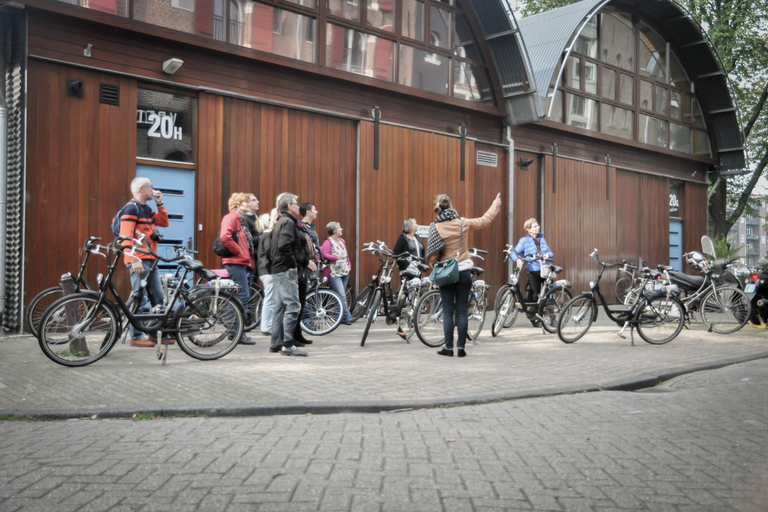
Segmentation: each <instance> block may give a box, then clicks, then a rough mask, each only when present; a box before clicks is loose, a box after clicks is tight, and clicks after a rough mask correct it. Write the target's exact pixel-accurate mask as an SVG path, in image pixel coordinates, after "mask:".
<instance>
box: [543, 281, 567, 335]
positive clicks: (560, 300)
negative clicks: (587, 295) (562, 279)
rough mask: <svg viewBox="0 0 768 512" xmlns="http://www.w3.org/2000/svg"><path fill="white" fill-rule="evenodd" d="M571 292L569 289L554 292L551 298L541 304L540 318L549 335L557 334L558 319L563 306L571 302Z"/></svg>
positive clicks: (559, 289) (551, 293)
mask: <svg viewBox="0 0 768 512" xmlns="http://www.w3.org/2000/svg"><path fill="white" fill-rule="evenodd" d="M571 298H572V297H571V292H569V291H568V289H567V288H557V289H555V290H552V291H551V292H550V294H549V296H548V297H547V298H546V299H544V300H543V301H542V302H541V304H539V316H541V318H542V322H541V326H542V327H543V328H544V330H545V331H547V332H548V333H551V334H554V333H556V332H557V319H558V318H560V312H561V311H562V310H563V306H565V304H566V303H567V302H568V301H569V300H571Z"/></svg>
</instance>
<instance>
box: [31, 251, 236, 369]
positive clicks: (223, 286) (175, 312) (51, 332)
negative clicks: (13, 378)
mask: <svg viewBox="0 0 768 512" xmlns="http://www.w3.org/2000/svg"><path fill="white" fill-rule="evenodd" d="M128 240H132V241H133V242H134V243H136V244H138V245H132V246H123V245H122V243H123V242H126V241H128ZM141 244H142V240H141V239H129V238H125V237H118V238H117V239H116V240H115V242H114V243H112V244H108V245H106V246H104V245H93V246H92V247H91V250H90V252H91V253H92V254H98V255H99V256H102V257H104V258H106V259H107V274H106V276H100V277H99V281H98V282H99V288H98V291H95V290H94V291H87V290H84V291H81V292H79V293H75V294H72V295H67V296H65V297H63V298H61V299H59V300H57V301H55V302H54V303H53V304H51V305H50V306H49V307H48V308H47V309H46V311H45V313H43V316H42V318H41V320H40V324H39V332H38V341H39V344H40V348H41V349H42V351H43V353H44V354H45V355H46V356H47V357H48V358H49V359H51V360H52V361H54V362H56V363H58V364H61V365H64V366H84V365H87V364H91V363H93V362H95V361H98V360H99V359H101V358H102V357H104V356H105V355H107V354H108V353H109V351H110V350H111V349H112V347H113V346H114V345H115V343H116V341H117V340H118V338H119V337H120V334H121V330H122V328H123V327H122V323H121V321H120V315H121V313H122V314H123V315H125V318H127V320H128V322H129V323H130V324H131V325H132V326H133V327H134V328H136V329H137V330H139V331H141V332H144V333H146V334H149V335H153V336H155V335H156V336H157V340H158V342H160V340H161V339H162V335H163V334H168V335H172V336H174V337H175V339H176V341H177V342H178V345H179V348H181V350H182V351H183V352H184V353H186V354H187V355H189V356H190V357H194V358H196V359H201V360H210V359H218V358H220V357H222V356H224V355H226V354H228V353H229V352H231V351H232V350H233V349H234V348H235V347H236V346H237V342H238V340H239V339H240V336H241V335H242V333H243V328H244V324H245V319H244V310H243V307H242V305H241V304H240V301H239V300H238V299H237V297H236V295H235V294H234V291H233V290H234V288H235V285H234V283H233V282H232V281H229V280H221V279H218V278H217V277H216V275H215V274H213V272H211V271H210V270H207V269H205V268H203V264H202V262H200V261H198V260H188V259H185V258H183V257H174V258H163V257H161V256H160V255H158V254H156V253H154V252H153V251H151V250H150V249H149V248H147V247H140V245H141ZM124 252H125V253H126V254H128V255H133V254H135V253H136V252H141V253H144V254H149V255H152V256H154V257H155V258H157V259H158V260H160V261H164V262H169V263H170V262H177V263H178V264H179V266H180V267H182V268H183V270H182V271H181V276H180V278H181V280H182V281H186V278H187V276H188V275H189V274H190V273H197V274H200V275H202V276H204V277H205V278H206V279H207V280H208V281H209V283H208V284H205V285H195V286H192V287H190V288H188V287H187V286H177V287H175V288H174V289H173V290H172V291H170V293H169V297H168V298H167V300H166V301H165V302H164V303H163V304H162V305H160V304H158V305H156V306H155V307H154V308H153V310H152V312H150V313H141V314H134V312H133V311H132V310H131V308H130V306H129V303H131V302H133V303H137V302H138V301H139V300H140V294H141V291H140V290H136V291H134V292H132V293H131V296H130V297H129V300H128V301H125V300H123V298H122V297H121V295H120V293H119V291H118V289H117V287H116V285H115V284H114V282H113V280H112V278H113V276H114V273H115V270H116V269H117V266H118V262H119V261H120V258H121V256H122V255H123V253H124ZM109 254H112V255H113V258H112V261H109ZM108 293H111V294H112V297H113V298H114V299H115V300H114V301H112V300H110V299H109V298H108V297H107V294H108ZM168 343H169V340H168V338H166V340H165V343H164V345H163V344H160V343H159V344H158V351H157V356H158V359H160V358H162V359H163V364H165V363H166V359H167V355H168Z"/></svg>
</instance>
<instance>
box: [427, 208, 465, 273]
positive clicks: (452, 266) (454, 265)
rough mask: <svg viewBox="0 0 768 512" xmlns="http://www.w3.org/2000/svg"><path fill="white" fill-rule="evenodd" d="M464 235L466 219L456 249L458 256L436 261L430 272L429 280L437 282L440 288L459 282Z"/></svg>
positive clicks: (462, 224)
mask: <svg viewBox="0 0 768 512" xmlns="http://www.w3.org/2000/svg"><path fill="white" fill-rule="evenodd" d="M463 235H464V221H463V220H462V221H461V228H460V230H459V249H458V250H457V251H456V257H455V258H451V259H449V260H445V261H438V262H437V263H435V265H434V268H433V269H432V273H431V274H429V280H430V281H432V282H433V283H435V284H436V285H437V286H438V287H439V288H442V287H443V286H449V285H452V284H456V283H458V282H459V259H458V258H459V253H460V252H461V238H462V236H463Z"/></svg>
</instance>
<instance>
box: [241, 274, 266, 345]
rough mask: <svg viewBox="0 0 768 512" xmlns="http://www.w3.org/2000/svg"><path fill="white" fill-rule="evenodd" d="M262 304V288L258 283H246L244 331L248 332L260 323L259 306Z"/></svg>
mask: <svg viewBox="0 0 768 512" xmlns="http://www.w3.org/2000/svg"><path fill="white" fill-rule="evenodd" d="M263 306H264V290H262V289H261V286H259V284H258V283H256V282H255V281H252V282H251V283H249V284H248V305H247V306H246V308H245V332H250V331H252V330H253V329H255V328H256V327H258V326H259V324H260V323H261V308H262V307H263Z"/></svg>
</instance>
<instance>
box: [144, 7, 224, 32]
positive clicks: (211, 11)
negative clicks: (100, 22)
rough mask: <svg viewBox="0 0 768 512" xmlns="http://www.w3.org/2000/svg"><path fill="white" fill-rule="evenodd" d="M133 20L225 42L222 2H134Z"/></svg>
mask: <svg viewBox="0 0 768 512" xmlns="http://www.w3.org/2000/svg"><path fill="white" fill-rule="evenodd" d="M133 19H135V20H137V21H143V22H145V23H151V24H152V25H157V26H159V27H165V28H170V29H172V30H178V31H180V32H186V33H187V34H195V35H198V36H203V37H208V38H211V39H216V40H219V41H224V37H225V33H224V1H223V0H190V1H179V2H176V1H173V0H172V1H171V2H168V0H134V2H133Z"/></svg>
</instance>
